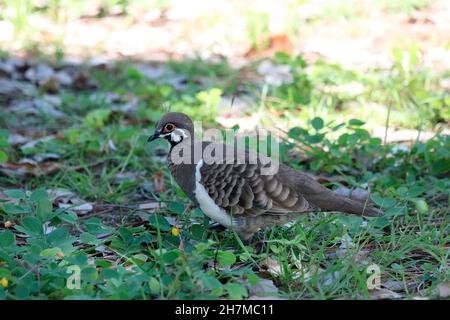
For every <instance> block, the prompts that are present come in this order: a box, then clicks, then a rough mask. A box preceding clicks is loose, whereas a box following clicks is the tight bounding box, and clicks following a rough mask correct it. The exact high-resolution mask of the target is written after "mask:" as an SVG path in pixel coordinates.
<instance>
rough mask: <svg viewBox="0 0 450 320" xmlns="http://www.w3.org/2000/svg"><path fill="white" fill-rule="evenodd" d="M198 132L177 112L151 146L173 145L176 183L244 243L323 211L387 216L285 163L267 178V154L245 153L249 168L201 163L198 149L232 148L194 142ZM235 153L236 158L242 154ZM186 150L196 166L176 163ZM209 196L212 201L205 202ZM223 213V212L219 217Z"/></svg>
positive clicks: (169, 116) (166, 120) (160, 128)
mask: <svg viewBox="0 0 450 320" xmlns="http://www.w3.org/2000/svg"><path fill="white" fill-rule="evenodd" d="M193 130H194V128H193V124H192V121H191V119H190V118H189V117H188V116H186V115H184V114H182V113H175V112H171V113H167V114H166V115H164V116H163V117H162V119H161V120H160V121H159V122H158V124H157V127H156V130H155V133H154V134H153V135H152V136H151V137H150V138H149V140H150V141H152V140H154V139H156V138H165V139H167V140H168V141H169V142H170V144H171V149H170V152H169V157H168V163H169V169H170V172H171V174H172V176H173V177H174V179H175V181H176V182H177V183H178V184H179V185H180V187H181V188H182V190H183V191H184V192H185V193H186V194H187V196H188V197H189V198H190V199H191V200H192V201H193V202H194V203H195V204H196V205H199V206H200V208H201V209H202V210H203V212H204V213H205V214H206V215H209V216H211V218H213V219H215V220H218V222H219V223H221V224H223V225H225V226H226V227H229V228H232V229H234V230H236V231H237V232H238V233H239V234H240V235H241V236H242V237H243V238H244V239H248V238H249V237H251V235H253V233H254V232H256V231H258V229H259V228H261V227H264V226H266V225H270V224H280V223H285V222H287V221H290V220H293V219H295V218H296V217H298V214H300V213H306V212H312V211H318V210H321V211H339V212H345V213H350V214H357V215H367V216H379V215H382V211H380V210H378V209H375V208H370V207H367V205H366V204H365V203H362V202H358V201H355V200H352V199H349V198H346V197H343V196H340V195H338V194H336V193H334V192H333V191H331V190H329V189H327V188H325V187H324V186H322V185H321V184H319V183H318V182H316V181H315V180H314V179H312V178H311V177H309V176H308V175H306V174H303V173H301V172H298V171H295V170H293V169H292V168H290V167H288V166H286V165H284V164H282V163H277V166H278V171H276V172H273V173H271V174H267V170H264V169H266V168H267V166H268V165H270V164H272V165H273V162H270V161H273V160H270V159H269V158H267V157H265V156H264V155H262V154H258V161H257V163H249V162H250V161H248V160H249V159H250V158H249V157H250V155H255V154H254V153H252V152H242V153H241V154H244V156H245V160H246V161H245V163H240V162H238V161H237V160H236V158H234V159H233V161H230V162H227V163H217V162H215V163H211V161H207V160H208V159H207V158H206V156H204V155H203V153H200V156H197V158H196V156H195V155H194V153H195V152H194V150H195V147H197V148H198V150H202V151H204V150H205V148H207V147H208V149H209V150H211V148H212V147H214V148H216V150H220V149H222V150H223V151H224V152H223V154H225V152H226V150H230V149H226V148H228V146H225V145H220V144H214V143H212V142H204V141H198V140H197V139H195V138H194V139H193V142H192V141H191V139H190V137H193V136H194V134H193V132H194V131H193ZM183 148H184V149H183ZM232 148H233V149H231V150H234V152H235V153H234V154H235V155H236V152H238V149H237V148H235V147H232ZM180 150H183V151H180ZM186 150H191V157H190V160H191V162H190V163H188V164H186V163H176V161H173V159H175V157H176V156H177V155H179V154H181V155H183V152H185V151H186ZM203 158H204V160H202V159H203ZM223 162H225V161H223ZM197 171H198V172H197ZM263 172H264V174H263ZM196 173H197V180H196ZM203 190H204V191H206V193H207V195H208V196H209V197H205V194H206V193H205V192H203ZM208 198H210V199H212V200H213V201H214V203H215V204H216V205H217V207H218V208H215V207H214V205H213V204H212V203H211V202H210V200H209V199H208ZM219 208H220V210H221V211H223V212H219V211H217V210H218V209H219ZM205 211H206V212H205Z"/></svg>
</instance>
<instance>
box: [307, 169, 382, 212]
mask: <svg viewBox="0 0 450 320" xmlns="http://www.w3.org/2000/svg"><path fill="white" fill-rule="evenodd" d="M299 180H300V185H299V188H300V190H301V193H302V194H303V195H304V196H305V198H306V200H307V201H308V202H309V203H310V204H312V205H313V206H315V207H318V208H320V209H321V210H323V211H339V212H345V213H350V214H357V215H363V216H369V217H380V216H382V215H384V212H383V211H381V210H379V209H377V208H373V207H371V206H370V204H371V203H370V202H369V200H368V199H366V201H364V202H363V201H357V200H353V199H350V198H347V197H345V196H341V195H339V194H337V193H335V192H333V191H332V190H330V189H328V188H325V187H324V186H322V185H321V184H320V183H318V182H317V181H315V180H314V179H312V178H311V177H309V176H307V175H304V174H301V179H299Z"/></svg>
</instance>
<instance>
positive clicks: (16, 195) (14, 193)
mask: <svg viewBox="0 0 450 320" xmlns="http://www.w3.org/2000/svg"><path fill="white" fill-rule="evenodd" d="M3 193H4V194H6V195H7V196H8V197H10V198H13V199H25V197H26V195H25V192H23V191H22V190H20V189H9V190H5V191H3Z"/></svg>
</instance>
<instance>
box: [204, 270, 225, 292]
mask: <svg viewBox="0 0 450 320" xmlns="http://www.w3.org/2000/svg"><path fill="white" fill-rule="evenodd" d="M201 279H202V282H203V284H204V286H205V287H206V288H207V289H210V290H214V289H217V288H221V287H222V284H221V283H220V281H219V280H217V279H216V278H215V277H213V276H210V275H207V274H203V275H202V276H201Z"/></svg>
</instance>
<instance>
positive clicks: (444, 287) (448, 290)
mask: <svg viewBox="0 0 450 320" xmlns="http://www.w3.org/2000/svg"><path fill="white" fill-rule="evenodd" d="M436 291H437V296H438V297H439V298H442V299H444V298H448V297H450V281H447V282H442V283H439V284H438V285H437V286H436Z"/></svg>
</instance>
